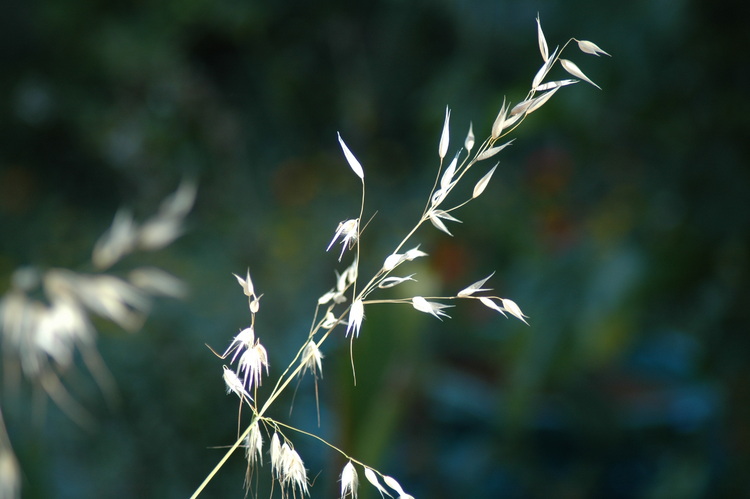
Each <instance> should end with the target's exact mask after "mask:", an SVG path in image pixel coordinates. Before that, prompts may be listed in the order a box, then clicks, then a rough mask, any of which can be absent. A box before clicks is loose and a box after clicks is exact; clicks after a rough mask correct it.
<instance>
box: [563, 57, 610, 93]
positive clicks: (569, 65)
mask: <svg viewBox="0 0 750 499" xmlns="http://www.w3.org/2000/svg"><path fill="white" fill-rule="evenodd" d="M560 64H562V67H563V69H564V70H565V71H567V72H568V73H570V74H572V75H573V76H575V77H576V78H580V79H582V80H583V81H585V82H586V83H590V84H592V85H594V86H595V87H596V88H598V89H599V90H601V89H602V87H600V86H599V85H597V84H596V83H594V82H593V81H591V80H590V79H589V77H588V76H586V75H585V74H583V71H581V68H579V67H578V66H576V63H574V62H573V61H569V60H568V59H560Z"/></svg>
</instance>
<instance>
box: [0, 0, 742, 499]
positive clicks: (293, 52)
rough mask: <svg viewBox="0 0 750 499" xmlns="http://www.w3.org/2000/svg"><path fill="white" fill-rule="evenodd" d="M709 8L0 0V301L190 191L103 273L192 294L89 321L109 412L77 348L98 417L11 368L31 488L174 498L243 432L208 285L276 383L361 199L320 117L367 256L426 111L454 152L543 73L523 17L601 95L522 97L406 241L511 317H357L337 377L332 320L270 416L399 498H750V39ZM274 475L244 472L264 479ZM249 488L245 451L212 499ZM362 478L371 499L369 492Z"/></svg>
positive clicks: (389, 312) (399, 312) (416, 147)
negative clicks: (117, 265) (16, 283)
mask: <svg viewBox="0 0 750 499" xmlns="http://www.w3.org/2000/svg"><path fill="white" fill-rule="evenodd" d="M732 3H733V2H699V1H670V2H666V1H641V2H590V1H584V0H572V1H566V2H562V1H552V0H549V1H541V0H539V1H532V2H520V1H507V0H492V1H484V0H477V1H463V2H459V1H425V2H398V1H389V2H363V3H354V2H336V1H324V2H302V1H285V2H252V1H248V2H242V1H231V0H211V1H206V0H184V1H180V2H175V1H173V2H136V1H124V0H123V1H115V2H97V1H90V0H89V1H85V0H68V1H66V2H59V1H54V0H46V1H45V0H40V1H37V2H21V1H14V2H10V3H8V4H6V5H5V7H4V8H3V14H2V16H0V37H1V40H2V41H1V42H0V61H2V72H1V73H0V96H1V98H0V234H2V235H1V236H0V292H5V290H7V289H8V286H9V285H10V279H11V275H12V273H13V271H14V270H15V269H16V268H18V267H21V266H24V265H29V264H33V265H36V266H39V267H42V268H44V267H52V266H54V267H68V268H71V269H74V270H80V271H86V270H87V269H89V267H88V265H89V264H87V262H88V259H89V258H90V251H91V247H92V246H93V244H94V242H95V241H96V239H97V237H98V236H99V235H100V234H101V233H102V232H104V231H105V230H106V229H107V227H108V226H109V225H110V223H111V221H112V217H113V215H114V213H115V212H116V211H117V209H118V208H119V207H121V206H128V207H130V208H132V210H133V211H134V213H135V214H136V216H137V217H141V219H142V218H143V217H146V216H148V215H149V214H151V213H153V212H154V211H155V210H156V209H157V208H158V205H159V202H160V200H161V199H163V198H164V197H165V196H166V195H167V194H169V193H170V192H172V191H173V190H174V189H175V188H176V186H177V185H178V184H179V182H180V181H181V180H182V179H184V178H192V179H194V180H195V181H196V182H197V185H198V196H197V201H196V206H195V208H194V210H193V212H192V213H191V214H190V215H189V217H188V219H187V229H188V230H187V233H186V234H185V235H184V236H183V237H182V238H181V239H179V240H178V241H177V242H175V243H174V244H173V245H171V246H170V247H169V248H167V249H165V250H163V251H161V252H159V253H156V254H144V255H133V256H132V257H129V260H126V261H125V262H123V265H130V264H132V265H136V264H139V265H140V264H157V265H159V266H160V267H162V268H164V269H165V270H168V271H169V272H171V273H173V274H175V275H176V276H179V277H180V278H182V279H183V280H184V281H185V282H186V283H187V284H188V286H189V288H190V295H189V297H188V298H187V299H186V300H184V301H178V300H166V299H165V300H161V301H157V303H156V306H155V308H154V311H153V313H152V314H151V315H150V317H149V319H148V321H147V322H146V324H145V326H144V327H143V329H142V330H141V331H140V332H138V333H136V334H128V333H126V332H124V331H122V330H120V329H119V328H117V327H116V326H113V325H111V324H108V323H106V322H97V326H98V330H99V333H100V336H99V343H98V346H99V350H100V351H101V354H102V356H103V358H104V360H105V362H106V363H107V365H108V366H109V368H110V370H111V371H112V373H113V375H114V376H115V378H116V379H117V386H118V391H119V403H118V404H114V405H108V404H107V402H106V398H105V397H104V396H103V395H102V394H101V393H100V392H99V391H98V390H97V388H96V385H95V384H94V383H93V382H92V380H91V377H90V375H89V374H88V373H87V372H86V370H85V368H83V367H81V369H79V370H78V371H77V372H76V373H71V374H70V375H68V376H66V377H65V382H66V384H67V386H68V387H69V389H70V391H71V393H72V394H73V396H74V397H75V398H76V400H78V401H79V402H80V403H81V404H82V405H84V406H85V407H86V408H87V409H88V410H89V411H91V412H92V413H93V414H94V415H95V417H96V420H97V422H98V425H97V427H96V428H95V429H93V430H91V429H84V428H81V427H79V426H77V425H76V424H75V423H73V422H71V421H70V419H69V418H67V417H66V416H65V415H63V414H62V413H61V412H60V410H59V409H58V408H56V407H55V405H54V404H51V403H49V402H47V403H46V404H45V403H43V402H41V403H40V400H42V401H43V399H44V397H39V396H38V395H39V390H36V389H34V388H33V387H28V386H26V387H25V388H23V389H21V390H20V392H17V391H13V392H12V393H11V392H4V395H3V398H2V407H3V413H4V416H5V423H6V425H7V427H8V432H9V435H10V438H11V441H12V444H13V447H14V449H15V451H16V453H17V456H18V458H19V462H20V465H21V468H22V472H23V475H22V480H23V483H22V486H23V497H25V498H84V497H86V498H88V497H92V498H93V497H159V498H183V497H186V496H188V495H189V494H190V493H191V492H192V491H193V490H194V489H195V487H196V486H197V485H198V484H199V483H200V481H201V480H202V479H203V477H204V476H205V475H206V474H207V473H208V472H209V471H210V470H211V468H212V467H213V465H214V464H215V463H216V462H217V461H218V460H219V459H220V457H221V455H222V454H223V449H222V448H221V447H222V446H226V445H229V444H231V443H232V442H233V440H234V437H235V436H236V432H237V423H236V420H237V401H236V397H234V396H232V397H228V396H227V395H226V394H225V393H224V384H223V381H222V379H221V374H222V368H221V365H222V361H221V360H220V359H217V358H216V357H214V356H213V354H211V352H210V351H209V350H208V348H206V346H205V345H206V344H207V345H210V346H211V347H213V348H214V349H216V350H221V349H223V348H225V347H226V345H227V344H228V342H229V341H230V339H231V337H232V336H233V335H235V334H236V333H237V332H238V331H239V330H240V329H241V328H243V327H245V326H247V325H248V323H249V313H248V310H247V301H246V298H245V297H244V296H243V295H242V292H241V289H240V288H239V286H238V285H237V282H236V281H235V279H234V277H232V273H233V272H234V273H238V274H244V272H245V271H246V269H247V268H248V267H249V268H250V271H251V273H252V276H253V280H254V283H255V286H256V289H257V291H258V292H259V293H264V297H263V299H262V301H261V310H260V313H259V315H258V323H257V334H258V336H259V337H260V339H261V341H262V342H263V344H264V345H265V346H266V348H267V349H268V352H269V355H270V360H271V374H272V376H273V375H278V374H279V373H280V372H281V369H282V368H283V367H284V366H285V365H286V363H287V362H288V361H289V360H290V359H291V357H292V355H293V352H294V351H296V348H297V347H298V346H299V344H300V342H301V341H302V340H303V339H304V337H305V335H306V333H307V329H308V327H309V322H310V320H311V314H312V312H313V309H314V303H315V300H316V299H317V297H318V296H320V295H321V294H323V293H324V292H326V291H327V290H328V289H329V288H330V287H331V286H332V285H333V282H334V279H335V275H334V269H337V268H338V269H339V270H340V269H342V268H343V267H344V266H345V265H347V264H348V263H346V262H347V261H346V260H344V262H345V263H343V264H341V265H339V264H337V262H336V255H335V254H334V253H325V252H324V249H325V247H326V245H327V244H328V242H329V241H330V239H331V237H332V236H333V233H334V231H335V229H336V226H337V224H338V222H340V221H341V220H344V219H347V218H352V217H354V216H356V215H357V210H358V203H359V197H360V192H359V183H358V179H357V178H356V177H355V176H354V175H353V173H352V172H351V170H350V169H349V168H348V166H347V165H346V163H345V161H344V159H343V157H342V155H341V151H340V149H339V146H338V143H337V141H336V132H337V131H340V132H341V134H342V136H343V137H344V138H345V140H346V141H347V143H348V145H349V146H350V148H351V149H352V150H353V151H354V152H355V154H356V155H357V157H358V158H359V160H360V161H361V162H362V164H363V165H364V169H365V173H366V179H367V207H366V211H365V213H366V215H371V214H373V213H375V212H377V214H376V216H375V218H374V219H373V221H372V222H371V223H370V225H369V226H368V228H367V230H366V232H365V235H364V237H363V240H362V251H363V253H362V258H363V268H362V272H363V274H368V272H372V271H373V270H375V269H376V268H377V267H378V266H379V265H380V264H381V262H382V260H383V258H384V257H385V256H386V255H387V254H388V253H390V251H391V250H392V249H393V247H394V246H395V244H397V243H398V241H400V239H401V237H402V236H403V234H404V233H405V232H406V231H408V229H409V228H411V226H412V223H413V221H415V220H416V217H417V216H418V214H419V213H421V209H422V206H423V203H424V200H425V196H426V195H427V193H428V192H429V188H430V186H431V185H432V181H433V178H434V174H435V171H436V167H437V143H438V138H439V133H440V129H441V126H442V121H443V116H444V109H445V106H446V105H449V106H450V107H451V109H452V114H451V130H452V144H454V145H455V144H459V143H461V142H462V141H463V138H464V136H465V133H466V130H467V129H468V126H469V122H470V121H473V124H474V129H475V131H476V133H477V136H478V137H483V136H485V135H486V133H487V132H488V130H489V128H490V126H491V124H492V121H493V120H494V118H495V115H496V114H497V111H498V110H499V108H500V105H501V104H502V101H503V97H504V96H507V97H508V98H509V99H510V100H512V101H514V102H518V101H519V100H521V99H522V98H523V96H524V95H525V93H526V91H527V89H528V87H529V85H530V82H531V79H532V77H533V75H534V74H535V73H536V71H537V69H538V67H539V66H540V64H541V62H542V61H541V58H540V55H539V51H538V47H537V39H536V25H535V21H534V19H535V17H536V16H537V13H539V15H540V17H541V21H542V26H543V27H544V30H545V34H546V37H547V40H548V42H549V44H550V45H551V46H552V47H554V46H555V45H557V44H562V43H564V42H565V41H566V40H567V39H568V38H569V37H577V38H579V39H588V40H592V41H594V42H596V43H597V44H599V45H600V46H601V47H602V48H603V49H604V50H606V51H607V52H609V53H610V54H612V56H613V57H612V58H608V57H601V58H596V57H592V56H588V55H585V54H582V53H579V52H577V51H576V50H570V52H569V53H568V56H569V57H570V58H571V59H573V60H574V61H575V62H577V63H578V65H579V66H580V67H581V68H582V69H583V71H584V72H586V74H587V75H588V76H589V77H591V78H592V79H593V80H594V81H595V82H597V83H598V84H599V85H600V86H601V87H602V89H603V90H601V91H600V90H598V89H596V88H594V87H592V86H589V85H586V84H579V85H575V86H573V87H567V88H563V89H562V90H561V91H560V92H558V93H557V94H556V95H555V97H554V98H553V99H552V100H551V101H550V102H549V103H548V104H547V105H546V106H545V107H543V108H542V109H541V110H540V111H538V112H537V113H535V114H533V115H531V116H530V117H529V119H528V120H527V121H526V122H525V123H524V124H523V125H522V126H521V128H519V129H518V131H517V132H516V133H514V134H513V136H514V137H516V141H515V142H514V144H513V146H512V147H511V148H509V149H507V150H506V151H503V152H502V153H501V156H500V161H501V162H500V166H499V167H498V170H497V171H496V172H495V176H494V178H493V182H492V183H491V184H490V187H489V188H488V189H487V191H485V193H484V194H483V195H482V197H480V198H479V199H478V200H477V201H476V202H474V203H473V204H470V205H469V206H467V207H465V208H463V209H462V210H460V212H458V213H457V216H458V218H460V219H462V220H463V222H464V223H463V224H461V225H454V226H452V228H455V230H454V231H453V233H454V235H455V237H454V238H449V237H447V236H446V235H444V234H442V233H439V232H437V231H435V230H432V229H431V228H426V229H425V230H423V231H421V232H419V233H418V234H417V236H416V239H415V240H414V242H415V243H421V244H422V246H421V249H423V250H424V251H426V252H428V253H429V254H430V257H429V259H425V260H423V261H422V262H414V264H413V271H416V272H418V275H417V278H418V279H419V281H420V285H421V286H423V288H421V289H423V290H425V291H423V292H424V293H425V294H432V295H442V294H453V293H455V292H456V291H457V290H459V289H461V288H463V287H464V286H466V285H468V284H470V283H472V282H474V281H476V280H478V279H480V278H482V277H485V276H486V275H488V274H489V273H490V272H492V271H493V270H494V271H496V273H495V275H494V277H493V278H492V280H491V281H490V283H491V287H493V288H495V290H496V291H497V293H499V294H500V295H501V296H504V297H508V298H512V299H513V300H515V301H516V302H517V303H518V304H519V305H520V306H521V308H522V309H523V311H524V312H525V313H526V314H528V315H529V316H530V324H531V326H530V327H527V326H525V325H524V324H522V323H520V322H519V321H516V320H505V319H503V318H502V317H500V316H499V315H497V314H494V313H491V311H489V310H487V309H485V308H484V307H481V306H480V305H479V304H474V303H462V304H459V306H457V307H456V308H454V309H451V311H450V312H451V315H452V316H453V318H452V319H451V320H446V321H444V322H439V321H437V320H435V319H434V318H432V317H430V316H427V315H425V314H420V313H418V312H416V311H414V310H413V309H411V308H410V307H408V306H403V307H399V306H380V307H375V306H373V307H368V309H367V311H366V312H367V318H366V320H365V322H364V326H363V329H362V334H361V337H360V338H359V339H358V340H357V342H356V343H355V346H354V354H355V362H356V366H357V379H358V384H357V386H356V387H353V386H352V376H351V367H350V362H349V356H348V343H346V342H344V341H343V339H337V340H335V341H332V342H329V343H328V344H327V345H326V348H325V349H324V352H323V353H324V354H325V356H326V358H325V359H324V364H323V370H324V373H323V376H324V378H323V379H322V380H321V382H320V383H319V393H320V417H321V426H320V428H319V429H318V428H317V423H316V405H315V390H314V386H313V384H312V382H311V379H310V378H308V379H307V380H306V381H304V382H303V383H302V384H301V385H300V387H299V390H298V392H297V395H296V399H295V401H294V411H293V413H292V416H291V418H289V419H287V418H288V411H289V407H290V405H291V399H290V398H287V399H285V400H283V401H282V402H280V403H279V404H278V406H277V408H276V411H275V413H274V416H275V417H278V418H280V419H283V420H288V421H292V422H293V423H294V424H297V425H300V426H301V427H303V428H304V429H306V430H311V431H317V432H319V433H320V434H321V435H323V436H325V437H326V438H329V439H330V440H331V441H332V443H334V444H336V445H338V446H339V447H341V448H343V449H345V450H347V451H349V452H350V453H351V454H353V455H354V456H357V457H358V458H359V459H361V460H363V461H365V462H367V463H369V464H371V465H372V466H373V467H376V468H378V469H380V470H381V471H383V472H385V473H388V474H391V475H393V476H395V477H397V478H398V479H399V481H400V482H401V484H402V485H403V486H404V487H405V489H406V490H407V491H408V492H410V493H411V494H413V495H414V496H416V497H433V498H455V497H487V498H490V497H492V498H495V497H504V498H541V497H545V498H546V497H569V498H598V497H606V498H703V497H743V496H744V494H747V491H748V490H750V479H749V478H748V472H747V471H748V469H750V403H749V402H748V400H750V388H749V387H750V383H748V379H749V378H750V331H748V324H750V317H749V315H750V313H749V312H748V310H750V293H749V291H748V289H749V288H748V272H749V268H748V263H749V262H748V257H749V256H750V247H749V243H750V241H749V237H748V236H749V233H748V229H749V227H748V219H749V218H750V194H749V193H748V187H749V186H750V175H748V168H747V158H748V156H747V154H746V148H747V147H746V145H745V141H746V139H747V137H748V123H749V121H748V120H749V118H748V116H750V109H749V107H750V106H748V99H747V98H746V92H744V91H743V90H746V87H747V82H748V81H750V75H749V74H748V72H749V71H748V66H747V64H746V63H745V62H744V61H743V59H742V57H743V56H742V54H743V53H744V50H745V47H747V46H748V42H749V41H750V40H749V39H748V38H750V36H749V33H750V31H748V29H747V26H746V20H745V19H744V18H743V16H742V15H741V14H740V13H741V12H742V11H743V8H742V7H739V10H737V9H735V8H733V7H732V5H731V4H732ZM745 11H746V10H745ZM572 48H574V47H572ZM555 71H556V73H555V74H553V75H552V78H555V77H559V78H564V77H566V75H565V73H563V72H562V70H561V69H557V70H555ZM452 150H453V149H452ZM449 155H452V152H451V153H449ZM481 173H482V172H480V171H477V172H476V174H477V175H479V174H481ZM477 178H479V177H478V176H477ZM472 185H473V184H472ZM345 258H346V257H345ZM410 272H411V271H410ZM428 290H431V291H428ZM394 296H398V293H397V292H395V291H394ZM341 335H343V331H342V332H341ZM267 384H270V383H267ZM265 388H266V389H268V388H269V387H268V386H265ZM245 416H247V414H245ZM291 436H292V437H293V438H294V442H295V444H296V447H297V450H298V451H299V452H300V454H301V455H302V457H303V459H304V460H305V464H306V466H307V468H308V470H309V474H310V476H311V478H312V479H313V480H314V482H315V483H314V486H313V488H312V496H313V497H335V496H336V495H337V494H338V492H337V491H338V487H339V484H338V483H337V482H336V480H337V479H338V473H339V472H340V469H341V466H342V465H343V462H342V461H341V460H340V458H339V457H338V456H337V455H336V454H335V453H332V452H329V451H328V450H327V449H326V448H325V447H323V446H322V445H320V444H319V443H318V442H317V441H315V440H312V439H310V438H307V437H305V436H303V435H294V434H291ZM269 475H270V471H269V470H268V469H267V468H264V469H263V470H262V471H260V472H259V473H258V474H256V477H257V478H259V479H260V480H259V483H258V485H257V487H258V489H257V491H258V494H259V495H260V496H267V492H266V491H267V485H268V476H269ZM243 479H244V462H243V460H242V458H241V456H240V455H239V454H238V455H237V456H235V457H234V458H233V459H232V460H230V462H229V464H228V465H227V466H225V468H224V469H223V470H222V471H221V472H220V473H219V475H218V476H217V477H216V478H215V479H214V481H213V482H212V484H211V485H210V486H209V488H208V489H207V491H206V493H205V497H242V496H243V490H242V483H243ZM253 483H255V482H253ZM276 493H277V494H278V490H276ZM361 494H362V497H365V494H367V496H366V497H376V496H377V495H378V493H377V492H376V491H375V490H374V489H372V488H371V487H369V486H368V485H367V484H366V483H363V484H362V486H361Z"/></svg>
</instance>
